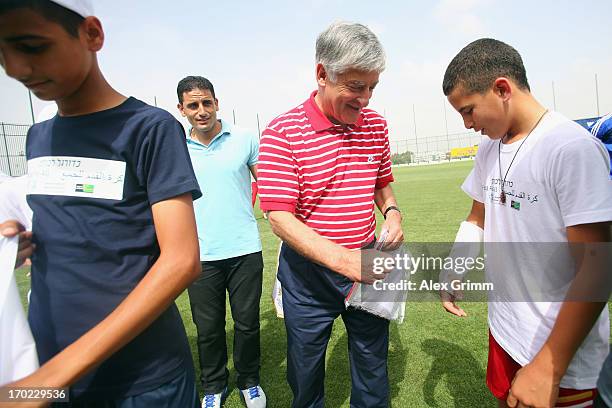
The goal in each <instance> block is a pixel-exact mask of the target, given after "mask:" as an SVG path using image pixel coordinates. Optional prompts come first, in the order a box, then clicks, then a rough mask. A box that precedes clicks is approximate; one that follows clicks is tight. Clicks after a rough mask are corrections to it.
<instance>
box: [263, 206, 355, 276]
mask: <svg viewBox="0 0 612 408" xmlns="http://www.w3.org/2000/svg"><path fill="white" fill-rule="evenodd" d="M268 220H269V222H270V226H271V227H272V231H273V232H274V234H276V235H277V236H278V237H279V238H280V239H282V240H283V241H284V242H285V243H287V245H289V246H290V247H291V248H293V249H294V250H295V251H297V252H298V253H299V254H300V255H302V256H304V257H306V258H308V259H310V260H311V261H313V262H315V263H318V264H320V265H323V266H325V267H326V268H329V269H331V270H333V271H335V272H337V273H339V274H341V275H344V276H347V277H349V278H351V276H349V275H350V272H349V271H348V268H346V267H347V266H348V264H349V263H350V262H349V261H350V260H351V259H352V257H351V251H349V250H348V249H346V248H344V247H343V246H341V245H338V244H336V243H334V242H332V241H330V240H329V239H327V238H324V237H322V236H321V235H319V234H317V233H316V232H315V231H314V230H313V229H311V228H310V227H308V226H307V225H305V224H304V223H302V222H301V221H299V220H298V219H297V218H295V216H294V215H293V214H291V213H290V212H287V211H271V212H270V213H269V214H268ZM351 279H352V278H351Z"/></svg>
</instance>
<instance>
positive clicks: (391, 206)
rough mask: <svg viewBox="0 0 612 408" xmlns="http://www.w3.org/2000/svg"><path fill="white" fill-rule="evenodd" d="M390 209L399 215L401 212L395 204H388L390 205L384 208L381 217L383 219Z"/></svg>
mask: <svg viewBox="0 0 612 408" xmlns="http://www.w3.org/2000/svg"><path fill="white" fill-rule="evenodd" d="M391 210H395V211H397V212H398V213H400V215H401V214H402V212H401V211H400V209H399V208H397V207H396V206H394V205H390V206H388V207H387V209H386V210H385V212H384V213H383V218H384V219H385V220H386V219H387V213H388V212H389V211H391Z"/></svg>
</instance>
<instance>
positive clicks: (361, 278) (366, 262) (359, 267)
mask: <svg viewBox="0 0 612 408" xmlns="http://www.w3.org/2000/svg"><path fill="white" fill-rule="evenodd" d="M387 256H388V254H385V253H384V252H380V251H376V250H374V249H363V250H361V251H350V252H349V255H348V257H347V262H346V263H345V264H344V268H343V271H344V272H343V273H342V274H343V275H344V276H346V277H347V278H349V279H350V280H352V281H354V282H359V283H362V284H365V285H372V284H373V283H374V282H375V281H377V280H383V279H385V278H386V277H387V275H388V274H389V272H391V269H390V268H388V267H386V266H385V265H376V267H375V265H374V259H376V258H380V259H382V258H385V257H387Z"/></svg>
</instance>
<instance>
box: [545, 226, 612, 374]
mask: <svg viewBox="0 0 612 408" xmlns="http://www.w3.org/2000/svg"><path fill="white" fill-rule="evenodd" d="M567 236H568V241H569V244H570V250H571V252H572V255H573V257H574V260H575V264H576V268H577V272H576V276H575V278H574V280H573V282H572V284H571V286H570V288H569V290H568V293H567V296H566V298H565V302H563V304H562V305H561V308H560V310H559V314H558V316H557V319H556V321H555V324H554V326H553V328H552V330H551V333H550V335H549V337H548V339H547V341H546V343H545V344H544V346H543V347H542V349H541V350H540V352H539V353H538V355H537V356H536V359H537V360H539V361H543V362H548V363H549V364H550V365H552V368H553V372H554V375H555V377H556V378H558V379H560V378H561V377H562V376H563V375H564V374H565V372H566V370H567V367H568V366H569V364H570V362H571V361H572V358H573V356H574V354H575V353H576V351H577V350H578V348H579V347H580V345H581V344H582V342H583V341H584V339H585V338H586V337H587V336H588V334H589V332H590V331H591V329H592V328H593V325H594V324H595V322H596V321H597V319H598V317H599V315H600V314H601V311H602V310H603V308H604V307H606V300H607V299H608V297H609V295H610V290H611V289H612V288H611V287H610V286H611V283H610V277H609V265H610V262H612V259H611V254H610V250H609V248H610V245H609V242H610V234H609V226H608V225H607V224H585V225H578V226H574V227H569V228H568V229H567Z"/></svg>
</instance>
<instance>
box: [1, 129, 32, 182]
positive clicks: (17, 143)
mask: <svg viewBox="0 0 612 408" xmlns="http://www.w3.org/2000/svg"><path fill="white" fill-rule="evenodd" d="M29 128H30V125H16V124H12V123H3V122H0V171H2V172H3V173H4V174H7V175H9V176H22V175H24V174H25V173H26V171H27V167H26V155H25V150H26V149H25V146H26V135H27V133H28V129H29Z"/></svg>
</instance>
